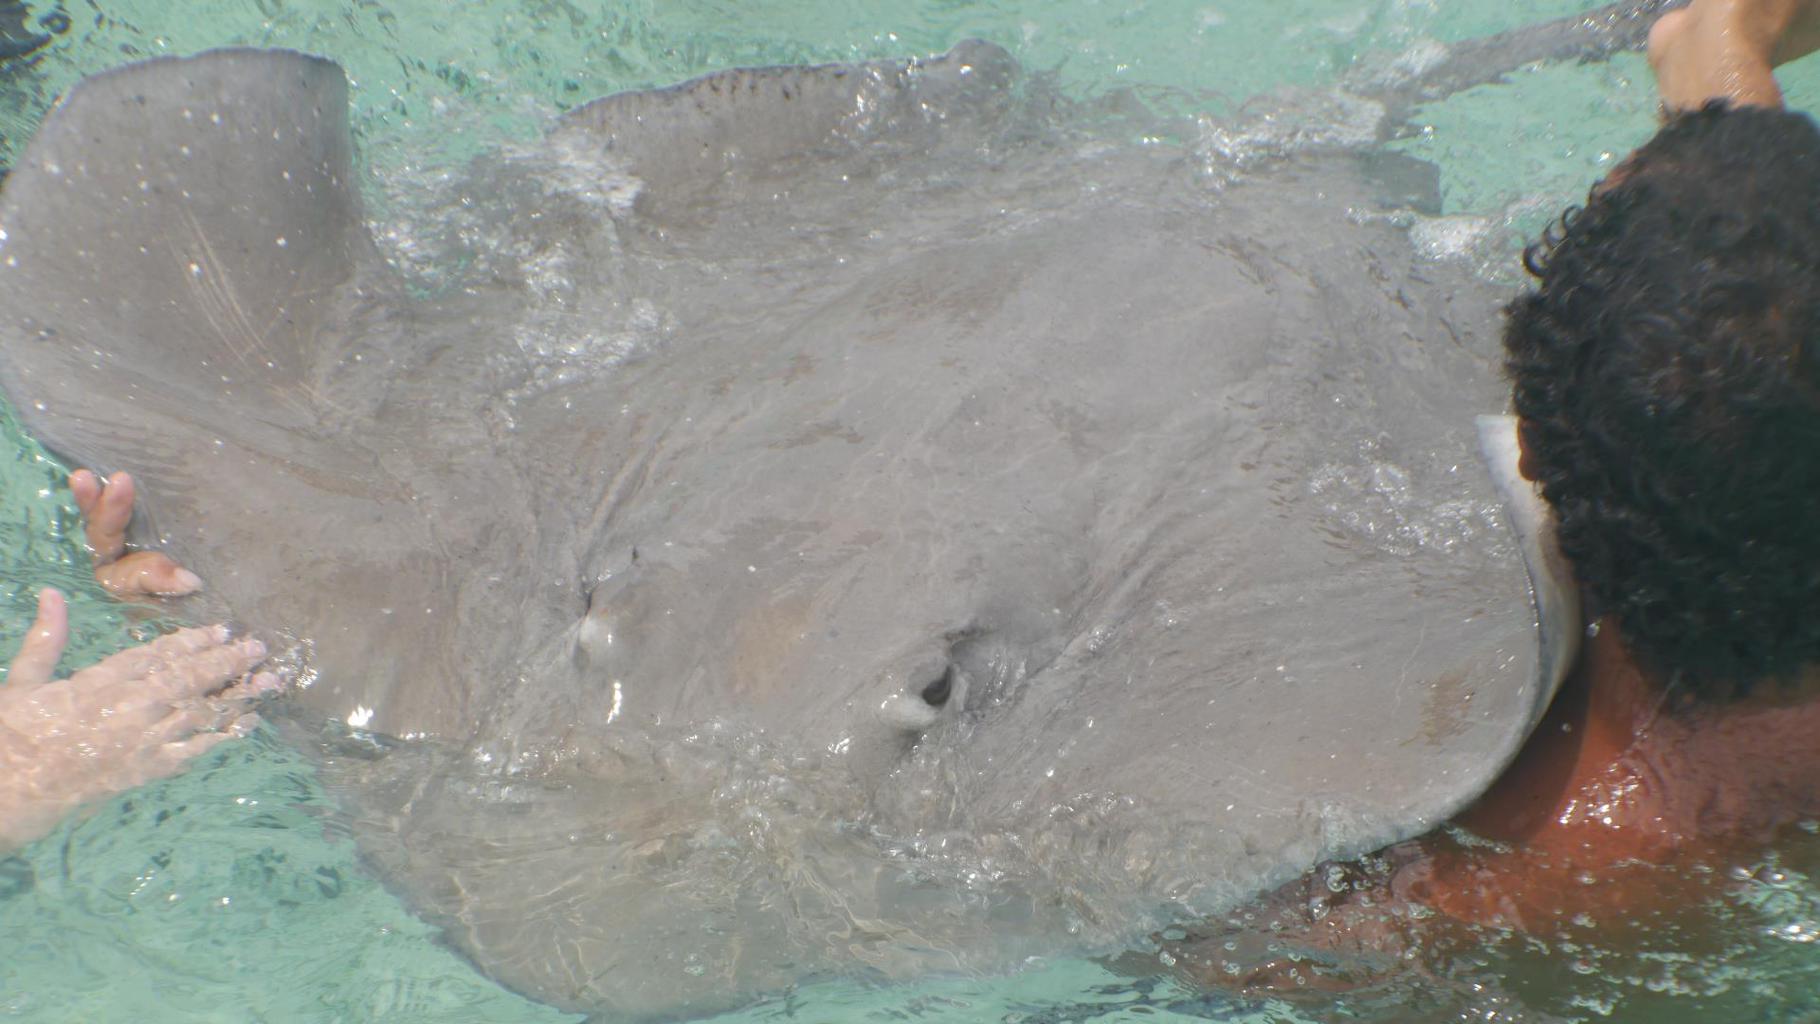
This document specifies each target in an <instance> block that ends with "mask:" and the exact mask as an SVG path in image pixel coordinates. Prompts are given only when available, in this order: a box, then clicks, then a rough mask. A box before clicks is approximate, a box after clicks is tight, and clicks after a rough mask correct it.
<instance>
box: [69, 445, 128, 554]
mask: <svg viewBox="0 0 1820 1024" xmlns="http://www.w3.org/2000/svg"><path fill="white" fill-rule="evenodd" d="M79 478H80V479H79ZM137 490H138V488H137V486H136V485H135V484H134V483H133V477H132V475H131V474H130V473H126V472H119V473H115V474H114V475H113V476H111V477H108V479H107V483H106V484H105V485H103V484H102V483H101V481H100V480H99V478H97V477H96V476H95V474H94V473H92V472H89V471H88V470H86V469H81V470H77V471H76V472H74V473H71V474H70V491H71V493H73V494H74V495H75V496H76V507H77V508H80V509H81V510H82V517H83V521H82V526H83V530H84V532H85V533H86V535H87V537H88V547H89V550H90V551H91V552H93V553H94V556H95V564H96V565H106V564H107V563H109V562H112V561H113V560H114V559H116V558H119V557H120V556H121V554H122V553H124V552H125V551H126V528H127V526H128V524H130V523H131V522H132V521H133V498H134V496H135V494H136V492H137ZM85 498H86V499H87V500H86V501H85V500H84V499H85Z"/></svg>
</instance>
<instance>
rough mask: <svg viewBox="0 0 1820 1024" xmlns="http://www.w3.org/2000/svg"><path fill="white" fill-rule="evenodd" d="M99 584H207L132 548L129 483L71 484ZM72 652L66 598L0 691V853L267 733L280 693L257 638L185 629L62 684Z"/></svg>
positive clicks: (116, 588) (137, 588)
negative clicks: (87, 807) (62, 669)
mask: <svg viewBox="0 0 1820 1024" xmlns="http://www.w3.org/2000/svg"><path fill="white" fill-rule="evenodd" d="M70 490H71V491H72V492H73V493H74V495H75V498H76V504H77V506H78V507H79V508H80V509H81V510H82V514H83V519H84V527H85V530H86V534H87V539H88V546H89V550H90V551H91V552H92V553H93V555H94V559H95V579H96V580H97V581H99V582H100V583H101V585H102V586H103V587H105V588H107V590H108V591H109V592H110V593H113V594H114V595H116V596H119V597H135V596H179V595H183V594H189V593H192V592H194V591H196V590H197V589H199V588H200V587H201V586H202V581H201V580H200V579H198V578H197V577H196V575H195V574H194V573H192V572H189V571H188V570H186V569H184V568H182V567H181V566H179V565H177V563H176V562H174V561H172V560H171V559H170V558H169V557H168V556H166V555H164V554H161V553H159V552H156V551H134V552H128V551H127V549H126V530H127V526H128V524H129V523H130V522H131V521H132V517H133V499H134V485H133V478H132V477H130V476H128V475H127V474H125V473H115V474H114V475H113V476H112V477H110V478H109V479H108V480H107V481H106V482H103V481H102V480H101V478H99V477H98V476H96V475H95V474H94V473H91V472H89V471H88V470H86V469H83V470H77V471H76V472H75V473H72V474H71V475H70ZM68 643H69V608H68V606H67V604H66V603H65V601H64V597H63V595H62V594H61V593H59V592H58V591H56V590H52V589H50V588H45V589H44V590H42V591H40V592H39V594H38V614H37V617H36V619H35V620H34V621H33V622H32V626H31V630H30V632H29V633H28V634H27V636H26V638H25V643H24V645H22V646H21V647H20V649H19V654H18V656H17V657H15V658H14V659H13V662H12V666H11V668H10V669H9V670H8V671H7V675H6V682H5V685H0V850H4V849H6V848H8V847H12V846H17V845H20V844H23V843H26V842H30V841H31V840H33V839H36V838H38V837H39V836H42V835H43V834H44V833H46V832H48V831H50V829H51V828H52V827H53V826H55V825H56V823H57V822H58V821H59V820H61V819H62V818H63V816H64V815H65V814H68V813H69V812H70V811H71V810H74V809H75V808H76V807H78V806H80V805H82V804H84V803H87V802H89V801H91V800H96V799H100V798H102V797H106V796H110V795H112V794H114V793H118V792H121V791H123V790H127V789H131V788H133V787H134V786H139V785H143V784H145V783H147V782H150V781H152V780H154V779H159V778H163V777H165V776H168V775H174V774H176V773H177V772H178V771H180V770H181V769H182V768H183V766H184V765H185V764H186V763H188V762H189V761H190V759H192V758H194V757H196V756H197V755H199V754H202V753H204V752H206V751H208V750H210V749H213V748H214V747H215V746H216V745H217V744H219V743H222V742H224V741H226V740H229V739H233V738H235V737H239V736H244V735H246V734H247V733H248V732H251V731H252V729H253V728H254V727H255V726H257V725H258V724H259V719H258V716H256V715H254V714H253V713H252V711H251V710H250V705H251V704H252V702H253V701H255V700H257V699H258V698H260V697H263V696H265V695H266V694H269V693H274V692H276V691H278V690H279V689H281V688H282V685H283V684H282V683H281V682H280V681H279V680H278V677H276V676H274V675H272V674H271V673H268V672H261V673H258V674H249V673H251V672H252V670H253V669H254V668H255V667H257V666H258V664H259V663H260V661H261V660H263V659H264V658H265V646H264V645H263V644H261V643H260V642H259V641H257V640H232V639H230V638H229V636H228V631H227V629H226V627H223V626H210V627H207V628H204V629H182V630H178V631H177V632H175V633H171V634H169V635H167V636H162V637H159V638H158V639H156V640H153V641H152V642H150V643H147V644H142V645H140V646H138V647H134V648H131V649H129V650H125V651H121V652H120V653H118V654H116V655H114V656H112V657H110V658H107V659H105V660H103V661H101V662H99V663H98V664H95V665H91V666H89V667H88V668H85V669H82V670H80V671H78V672H75V673H73V674H71V675H70V676H68V677H67V678H57V676H56V669H57V662H58V661H59V660H60V659H61V658H62V657H63V650H64V648H65V646H67V644H68Z"/></svg>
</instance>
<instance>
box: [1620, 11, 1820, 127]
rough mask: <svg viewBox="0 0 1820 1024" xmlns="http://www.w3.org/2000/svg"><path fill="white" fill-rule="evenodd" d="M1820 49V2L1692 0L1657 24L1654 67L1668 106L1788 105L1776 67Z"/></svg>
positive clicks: (1653, 36)
mask: <svg viewBox="0 0 1820 1024" xmlns="http://www.w3.org/2000/svg"><path fill="white" fill-rule="evenodd" d="M1815 49H1820V0H1693V3H1691V4H1689V5H1688V6H1686V7H1684V8H1681V9H1679V10H1674V11H1670V12H1668V13H1667V14H1664V15H1663V16H1662V17H1661V18H1659V19H1658V20H1657V21H1656V24H1655V25H1654V26H1653V27H1652V28H1651V29H1650V33H1649V63H1650V66H1651V67H1652V68H1654V69H1655V72H1656V86H1657V89H1658V91H1659V92H1660V93H1661V95H1662V104H1663V106H1664V107H1666V108H1668V109H1669V110H1688V109H1692V108H1694V107H1698V106H1701V105H1702V104H1704V103H1706V102H1707V101H1708V100H1713V99H1724V100H1730V101H1732V102H1733V103H1737V104H1742V105H1752V106H1765V107H1778V106H1781V105H1782V89H1781V87H1780V86H1778V85H1777V84H1776V77H1775V75H1773V74H1772V73H1771V69H1773V68H1775V67H1777V66H1778V65H1781V64H1786V63H1788V62H1789V61H1791V60H1794V59H1795V58H1797V57H1802V56H1805V55H1806V54H1809V53H1812V52H1813V51H1814V50H1815Z"/></svg>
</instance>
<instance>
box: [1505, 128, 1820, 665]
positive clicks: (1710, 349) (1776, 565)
mask: <svg viewBox="0 0 1820 1024" xmlns="http://www.w3.org/2000/svg"><path fill="white" fill-rule="evenodd" d="M1524 264H1525V266H1526V267H1527V268H1528V270H1529V272H1530V273H1531V274H1532V275H1534V276H1535V277H1536V278H1537V279H1538V282H1539V284H1538V286H1537V288H1536V289H1535V290H1534V291H1532V292H1530V293H1528V294H1525V295H1523V296H1522V297H1521V298H1519V299H1517V300H1516V301H1515V302H1514V303H1512V304H1511V306H1510V308H1509V309H1508V311H1507V312H1508V314H1509V318H1508V321H1507V323H1506V329H1505V335H1504V348H1505V355H1506V367H1507V369H1508V371H1509V374H1510V376H1511V378H1512V382H1513V385H1514V396H1515V404H1516V411H1517V414H1518V416H1519V418H1520V420H1521V422H1522V423H1523V439H1524V446H1525V451H1526V456H1527V458H1528V463H1527V467H1528V468H1529V470H1530V471H1531V473H1532V474H1533V475H1534V476H1535V477H1536V478H1537V480H1538V482H1539V483H1540V484H1541V487H1542V493H1543V496H1544V497H1545V498H1546V499H1547V501H1548V503H1549V504H1550V505H1551V506H1552V507H1553V508H1554V511H1555V515H1556V518H1557V521H1558V524H1559V537H1560V542H1561V547H1562V550H1563V552H1564V553H1565V554H1566V555H1567V558H1568V560H1569V561H1570V562H1572V563H1573V567H1574V572H1575V575H1576V576H1577V577H1578V580H1579V582H1580V585H1581V587H1582V589H1583V591H1584V592H1585V595H1586V598H1587V602H1588V605H1589V607H1588V611H1589V613H1590V614H1591V615H1593V616H1595V617H1602V616H1610V617H1611V618H1612V619H1614V620H1615V621H1616V623H1617V625H1618V627H1619V629H1620V630H1621V632H1622V634H1623V638H1624V640H1625V643H1626V645H1627V646H1628V648H1629V649H1630V651H1631V654H1632V655H1633V656H1634V657H1635V658H1637V659H1638V661H1639V662H1640V663H1641V664H1642V665H1643V667H1644V668H1645V669H1646V670H1649V671H1653V672H1655V673H1658V674H1660V675H1663V676H1664V677H1665V678H1674V679H1678V680H1679V681H1680V684H1681V685H1682V686H1685V687H1689V688H1691V691H1692V692H1693V694H1694V695H1695V696H1696V698H1698V699H1705V700H1724V699H1727V698H1730V697H1734V696H1741V695H1743V694H1745V693H1749V692H1751V691H1752V689H1753V688H1754V687H1756V686H1757V685H1758V684H1759V683H1761V682H1763V681H1765V680H1788V679H1791V678H1793V677H1794V676H1795V675H1796V673H1797V672H1798V670H1800V669H1801V668H1803V667H1804V666H1808V665H1814V664H1820V131H1817V130H1816V128H1815V126H1814V123H1813V121H1811V120H1810V119H1809V118H1807V117H1806V116H1804V115H1801V114H1794V113H1789V112H1787V111H1784V110H1779V109H1765V108H1754V107H1738V108H1732V107H1728V106H1726V105H1724V104H1723V103H1716V102H1715V103H1710V104H1708V105H1707V106H1706V107H1704V108H1702V109H1700V110H1696V111H1691V112H1688V113H1683V114H1680V115H1677V116H1675V117H1674V118H1672V119H1671V120H1670V121H1669V122H1668V123H1667V124H1666V125H1664V126H1663V127H1662V129H1661V130H1660V131H1659V132H1657V133H1656V135H1655V137H1654V138H1652V139H1651V140H1650V141H1649V142H1648V143H1646V144H1645V145H1644V146H1643V147H1642V148H1641V149H1639V150H1637V152H1636V153H1635V154H1634V155H1632V156H1631V157H1630V158H1629V160H1627V161H1626V162H1625V164H1624V165H1622V166H1621V167H1620V168H1619V169H1618V170H1617V171H1616V172H1615V173H1614V174H1613V175H1612V177H1611V178H1610V179H1608V180H1607V181H1606V182H1604V183H1601V184H1600V185H1599V186H1597V187H1595V188H1594V189H1593V191H1592V194H1591V195H1590V196H1589V197H1588V199H1587V202H1586V205H1585V206H1584V207H1581V208H1577V209H1570V210H1568V212H1567V213H1566V214H1564V215H1563V216H1562V217H1561V219H1560V221H1559V222H1558V223H1557V224H1555V225H1554V226H1552V227H1551V228H1550V229H1549V231H1547V232H1546V233H1545V234H1544V236H1543V239H1542V241H1540V242H1539V243H1537V244H1535V245H1533V246H1531V247H1530V248H1529V250H1528V251H1527V252H1526V253H1525V257H1524Z"/></svg>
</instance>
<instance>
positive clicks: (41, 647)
mask: <svg viewBox="0 0 1820 1024" xmlns="http://www.w3.org/2000/svg"><path fill="white" fill-rule="evenodd" d="M69 637H70V622H69V605H68V604H66V603H65V602H64V600H63V594H62V592H61V591H58V590H56V589H55V588H52V587H45V588H44V589H43V590H40V591H38V616H37V618H35V619H33V620H32V625H31V629H29V630H27V631H26V634H25V643H24V644H23V645H21V646H20V648H19V653H18V654H17V655H16V656H14V658H13V663H12V667H11V668H9V669H7V673H6V681H7V682H8V683H10V684H12V685H14V686H29V685H40V684H43V683H48V682H50V681H51V678H52V676H53V674H54V673H55V672H56V671H57V659H59V658H61V657H63V648H64V645H66V644H67V643H69Z"/></svg>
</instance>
